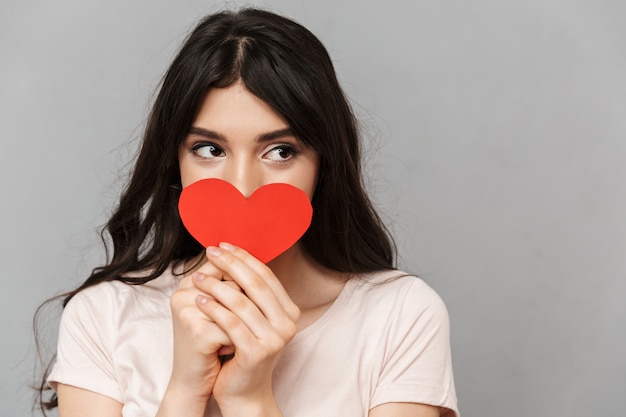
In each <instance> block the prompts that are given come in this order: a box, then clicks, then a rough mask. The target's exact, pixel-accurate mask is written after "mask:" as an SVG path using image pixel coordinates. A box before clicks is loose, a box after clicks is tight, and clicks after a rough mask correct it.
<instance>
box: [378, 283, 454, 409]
mask: <svg viewBox="0 0 626 417" xmlns="http://www.w3.org/2000/svg"><path fill="white" fill-rule="evenodd" d="M389 322H390V325H389V326H390V329H389V333H388V335H387V340H386V341H385V345H384V351H385V354H384V356H385V359H384V363H383V368H382V371H381V374H380V378H379V380H378V385H377V387H376V388H375V390H374V393H373V396H372V401H371V407H372V408H373V407H376V406H378V405H381V404H385V403H392V402H410V403H422V404H429V405H435V406H439V407H442V412H441V415H442V416H454V415H456V416H457V417H458V415H459V413H458V409H457V399H456V392H455V388H454V377H453V374H452V360H451V354H450V325H449V317H448V311H447V309H446V306H445V305H444V303H443V301H442V300H441V298H440V297H439V295H438V294H437V293H436V292H435V291H434V290H433V289H431V288H430V287H429V286H428V285H426V284H425V283H424V282H423V281H422V280H421V279H418V278H414V280H413V281H412V282H411V283H410V287H409V288H408V289H406V293H405V295H404V296H403V299H402V300H401V302H400V303H399V304H398V308H397V309H395V310H394V314H393V318H392V317H390V321H389Z"/></svg>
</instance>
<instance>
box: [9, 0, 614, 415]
mask: <svg viewBox="0 0 626 417" xmlns="http://www.w3.org/2000/svg"><path fill="white" fill-rule="evenodd" d="M224 4H225V3H222V2H219V3H214V2H209V1H200V0H196V1H148V0H143V1H121V0H116V1H111V0H108V1H99V2H96V1H85V0H80V1H79V0H65V1H43V0H39V1H23V0H21V1H20V0H8V1H7V0H4V1H3V2H2V3H1V6H0V132H1V141H2V142H1V144H2V147H1V149H2V151H1V154H0V158H1V159H0V178H1V181H2V183H1V184H2V204H1V205H0V222H1V224H0V226H1V229H0V230H1V232H0V233H1V238H0V256H1V262H0V268H1V276H2V279H3V283H4V287H5V288H4V290H3V291H2V292H1V293H0V297H1V298H0V309H1V317H2V319H1V326H2V327H1V333H2V342H1V345H0V353H1V355H0V373H1V376H0V378H1V379H0V415H1V416H2V417H13V416H27V415H30V402H31V392H30V391H29V390H28V388H27V384H28V383H30V381H31V378H32V375H33V362H34V359H33V355H34V345H33V338H32V334H31V319H32V315H33V311H34V309H35V308H36V306H37V305H39V304H40V303H41V302H42V301H43V300H44V299H46V298H48V297H50V296H52V295H54V294H57V293H59V292H62V291H65V290H68V289H71V288H73V287H75V286H76V285H77V284H78V283H80V282H81V281H82V280H83V279H84V278H85V276H86V274H87V273H88V271H89V270H90V269H91V268H92V267H93V266H95V265H96V263H97V262H98V261H99V260H101V259H102V250H101V249H100V246H99V244H98V240H97V237H96V233H95V232H94V230H95V229H96V228H97V226H98V225H100V224H101V223H102V222H104V220H105V218H106V214H107V213H108V212H109V210H110V207H111V205H112V204H113V201H114V199H115V196H116V194H117V192H118V190H119V187H120V185H121V184H122V183H123V180H124V178H125V177H124V171H123V170H124V169H125V168H126V164H127V163H128V161H129V160H130V157H131V156H132V155H133V153H134V150H135V146H136V143H137V137H138V136H139V134H140V132H141V126H142V123H143V120H144V119H145V115H146V109H147V108H148V104H149V102H150V100H151V98H152V97H153V92H154V88H155V86H156V85H157V82H158V80H159V78H160V76H161V74H162V73H163V71H164V70H165V68H166V66H167V64H168V63H169V61H170V59H171V58H172V54H173V53H174V50H175V48H176V47H177V46H178V44H179V42H180V41H181V40H182V39H183V37H184V34H185V33H186V30H187V29H189V28H190V27H191V26H192V25H193V23H194V22H195V21H196V19H197V18H199V17H200V16H201V15H203V14H204V13H206V12H210V11H215V10H217V9H219V8H221V7H223V6H224ZM228 4H229V5H230V6H235V5H237V4H239V2H230V3H228ZM256 4H258V5H261V6H265V7H269V8H271V9H273V10H275V11H279V12H282V13H284V14H287V15H289V16H291V17H293V18H295V19H296V20H298V21H300V22H301V23H303V24H304V25H305V26H307V27H309V28H310V29H311V30H312V31H313V32H315V33H316V34H317V35H318V36H319V37H320V38H321V39H322V41H323V42H324V43H325V44H326V45H327V47H328V49H329V51H330V53H331V55H332V57H333V59H334V61H335V63H336V67H337V71H338V73H339V76H340V78H341V80H342V82H343V86H344V88H345V90H346V91H347V93H348V94H349V96H350V97H351V99H352V100H353V102H354V105H355V109H356V111H357V112H358V114H359V117H360V118H361V120H362V121H363V125H364V128H365V131H366V135H365V136H366V138H365V140H366V143H367V147H368V153H367V164H368V165H367V166H368V181H369V184H370V186H371V190H372V193H373V195H374V196H375V198H376V202H377V204H378V206H379V207H380V209H381V211H382V213H383V215H384V216H385V218H386V219H388V221H389V222H390V223H391V224H392V225H393V228H394V229H395V230H396V232H397V241H398V244H399V247H400V252H401V254H402V256H401V267H402V268H405V269H408V270H410V271H412V272H416V273H419V274H420V275H421V276H422V277H424V278H425V279H426V280H427V281H428V282H429V283H430V284H431V285H432V286H433V287H434V288H435V289H436V290H437V291H439V293H440V294H441V295H442V296H443V298H444V299H445V301H446V303H447V305H448V308H449V311H450V315H451V323H452V332H453V333H452V345H453V355H454V366H455V376H456V383H457V390H458V394H459V405H460V407H461V412H462V414H463V415H464V416H467V417H469V416H481V417H496V416H511V417H517V416H519V417H522V416H524V417H525V416H529V415H532V416H596V415H624V409H625V406H626V395H625V394H626V360H625V359H624V352H626V335H625V334H624V333H625V332H624V328H625V327H626V326H625V322H626V320H625V318H626V307H625V305H626V304H625V303H624V302H623V299H624V298H625V295H626V280H625V277H624V275H625V273H626V260H625V258H626V257H625V249H626V220H625V213H626V189H625V186H624V178H625V176H626V163H625V162H626V135H625V134H626V117H625V115H626V78H625V75H624V74H626V24H625V22H626V2H623V1H621V0H615V1H601V0H587V1H584V0H569V1H564V0H552V1H545V0H543V1H540V0H509V1H502V0H475V1H471V2H469V1H447V0H438V1H422V0H413V1H400V0H389V1H384V2H380V1H372V0H368V1H357V0H354V1H337V0H333V1H327V0H310V1H287V0H284V1H271V2H260V3H256ZM46 317H47V319H46V320H49V321H50V324H49V325H48V326H45V327H46V328H47V329H48V330H47V331H46V332H44V333H46V335H47V337H48V338H49V339H48V340H49V341H50V343H53V341H52V339H53V337H54V333H55V331H56V329H55V319H54V317H55V312H54V311H51V312H49V313H48V314H47V316H46Z"/></svg>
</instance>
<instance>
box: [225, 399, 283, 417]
mask: <svg viewBox="0 0 626 417" xmlns="http://www.w3.org/2000/svg"><path fill="white" fill-rule="evenodd" d="M218 406H219V408H220V411H221V412H222V417H283V413H282V412H281V411H280V408H279V407H278V404H277V403H276V400H275V399H274V397H273V396H272V397H270V398H262V399H258V400H251V399H245V400H237V401H230V402H227V403H220V402H219V401H218Z"/></svg>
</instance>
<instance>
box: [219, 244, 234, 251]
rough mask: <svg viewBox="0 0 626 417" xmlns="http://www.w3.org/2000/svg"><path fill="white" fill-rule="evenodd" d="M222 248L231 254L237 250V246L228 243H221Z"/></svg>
mask: <svg viewBox="0 0 626 417" xmlns="http://www.w3.org/2000/svg"><path fill="white" fill-rule="evenodd" d="M220 248H222V249H224V250H227V251H229V252H232V251H234V250H235V249H236V248H235V245H231V244H230V243H228V242H220Z"/></svg>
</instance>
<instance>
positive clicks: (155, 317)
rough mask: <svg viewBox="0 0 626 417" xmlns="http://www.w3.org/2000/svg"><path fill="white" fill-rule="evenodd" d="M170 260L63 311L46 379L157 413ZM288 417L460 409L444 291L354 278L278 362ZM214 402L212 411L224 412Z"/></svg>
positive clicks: (377, 276) (145, 415) (399, 277)
mask: <svg viewBox="0 0 626 417" xmlns="http://www.w3.org/2000/svg"><path fill="white" fill-rule="evenodd" d="M180 279H181V277H180V276H176V275H174V274H173V273H172V270H171V269H168V270H167V271H166V272H165V273H164V274H163V275H162V276H160V277H159V278H157V279H155V280H153V281H150V282H149V283H147V284H144V285H128V284H124V283H121V282H117V281H113V282H106V283H101V284H98V285H96V286H94V287H91V288H88V289H86V290H83V291H81V292H80V293H79V294H78V295H76V296H75V297H74V298H73V299H72V300H71V301H70V302H69V303H68V305H67V307H66V308H65V310H64V312H63V317H62V320H61V328H60V332H59V345H58V352H57V362H56V364H55V366H54V369H53V371H52V373H51V375H50V377H49V379H48V381H49V383H50V385H51V386H52V387H53V388H54V387H56V383H63V384H67V385H73V386H77V387H80V388H84V389H87V390H90V391H94V392H97V393H100V394H103V395H106V396H108V397H111V398H113V399H115V400H117V401H119V402H120V403H122V404H123V405H124V407H123V416H124V417H131V416H132V417H153V416H154V415H155V414H156V412H157V409H158V407H159V404H160V402H161V399H162V398H163V395H164V393H165V389H166V387H167V384H168V381H169V376H170V373H171V370H172V343H173V342H172V318H171V312H170V305H169V298H170V295H171V294H172V293H173V292H174V291H175V290H176V289H177V287H178V283H179V282H180ZM273 387H274V394H275V397H276V401H277V402H278V405H279V406H280V408H281V410H282V412H283V414H284V415H285V416H287V417H320V416H334V417H335V416H336V417H339V416H345V417H357V416H362V417H366V416H367V415H368V411H369V410H370V409H371V408H373V407H375V406H377V405H380V404H384V403H389V402H412V403H424V404H431V405H435V406H440V407H443V408H445V409H444V410H442V415H446V416H447V415H450V416H452V415H454V414H453V412H454V413H456V414H457V415H458V410H457V401H456V394H455V389H454V380H453V376H452V365H451V357H450V341H449V323H448V314H447V311H446V308H445V305H444V304H443V302H442V301H441V299H440V297H439V296H438V295H437V294H436V293H435V292H434V291H433V290H432V289H431V288H430V287H429V286H428V285H426V284H425V283H424V282H423V281H422V280H421V279H419V278H416V277H414V276H409V275H405V274H403V273H402V272H399V271H386V272H380V273H372V274H364V275H362V276H361V277H359V278H355V279H352V280H350V281H348V282H347V283H346V285H345V287H344V289H343V290H342V292H341V294H340V295H339V297H338V298H337V300H336V301H335V302H334V303H333V304H332V305H331V307H330V308H329V309H328V310H327V311H326V312H325V313H324V314H323V315H322V316H321V317H320V318H319V319H318V320H317V321H315V322H314V323H313V324H311V325H310V326H308V327H306V328H305V329H303V330H301V331H300V332H298V333H297V334H296V336H295V337H294V338H293V339H292V340H291V341H290V342H289V344H288V345H287V347H286V348H285V351H284V353H283V355H282V356H281V358H280V359H279V361H278V364H277V366H276V368H275V370H274V375H273ZM220 415H221V414H220V413H219V409H218V408H217V406H216V404H215V402H214V401H211V403H210V405H209V407H208V410H207V416H211V417H214V416H220Z"/></svg>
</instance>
